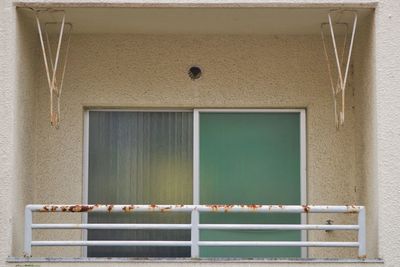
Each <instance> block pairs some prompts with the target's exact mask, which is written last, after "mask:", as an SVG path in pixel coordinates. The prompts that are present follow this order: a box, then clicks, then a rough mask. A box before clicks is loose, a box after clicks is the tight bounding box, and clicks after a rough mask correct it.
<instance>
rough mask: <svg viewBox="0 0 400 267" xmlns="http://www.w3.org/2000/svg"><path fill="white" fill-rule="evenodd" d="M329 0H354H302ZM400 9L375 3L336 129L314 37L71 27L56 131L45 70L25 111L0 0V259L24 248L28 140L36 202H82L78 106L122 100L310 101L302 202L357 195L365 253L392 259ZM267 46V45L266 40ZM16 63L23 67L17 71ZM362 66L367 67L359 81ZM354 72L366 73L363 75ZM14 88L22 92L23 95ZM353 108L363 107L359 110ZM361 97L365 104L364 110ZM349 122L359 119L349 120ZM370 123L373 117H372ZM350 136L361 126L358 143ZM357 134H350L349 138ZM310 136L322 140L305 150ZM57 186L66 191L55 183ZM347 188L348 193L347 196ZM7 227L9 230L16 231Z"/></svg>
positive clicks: (11, 20)
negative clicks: (200, 73)
mask: <svg viewBox="0 0 400 267" xmlns="http://www.w3.org/2000/svg"><path fill="white" fill-rule="evenodd" d="M98 2H101V1H98ZM171 2H174V3H178V2H180V1H171ZM263 2H266V3H273V2H274V1H263ZM275 2H277V3H278V2H281V1H275ZM285 2H288V3H291V4H294V3H295V1H285ZM332 2H340V3H342V2H344V3H355V2H361V1H322V0H321V1H302V3H322V4H327V3H332ZM398 14H400V3H399V2H398V1H396V0H385V1H384V0H382V1H379V4H378V7H377V12H376V16H375V20H374V23H372V25H371V29H375V30H376V36H373V34H368V31H366V32H367V34H366V35H364V36H363V37H362V38H363V40H365V42H368V40H371V43H370V44H369V45H370V46H371V47H369V46H366V47H365V48H363V49H364V52H363V51H361V52H360V51H357V52H358V53H361V54H363V53H369V54H371V53H372V52H371V51H373V50H374V49H376V52H375V53H376V69H375V68H373V67H371V66H370V67H365V64H373V63H374V56H375V55H374V54H373V55H372V56H371V57H367V58H364V57H363V56H359V55H358V56H357V58H358V60H356V61H355V66H354V71H355V73H357V71H359V70H360V72H361V73H362V75H361V74H359V76H357V74H355V75H354V80H355V81H354V85H353V86H352V88H354V89H355V90H354V95H355V96H354V97H351V96H350V97H349V99H350V101H349V102H350V103H349V107H348V109H347V112H348V113H347V114H348V116H347V126H346V128H345V129H344V131H342V132H339V133H336V132H335V131H333V128H332V127H333V126H332V119H333V118H332V112H331V102H330V98H329V91H328V88H329V87H328V83H327V77H326V76H324V73H325V65H324V63H323V58H322V57H321V55H322V54H321V53H322V51H321V46H320V40H319V38H318V37H315V39H314V38H312V37H299V38H297V39H296V40H294V39H293V38H292V37H276V38H274V37H268V38H267V37H254V36H253V37H248V38H244V37H229V36H225V37H223V36H220V37H212V38H210V37H197V38H193V37H190V36H187V37H184V38H179V40H180V41H179V42H177V41H176V38H175V37H172V36H170V37H161V36H159V37H155V36H141V37H138V36H74V39H73V40H74V41H73V43H72V50H71V51H72V52H71V54H72V56H71V62H70V64H69V69H68V73H67V77H66V84H65V94H64V98H63V106H62V109H63V111H62V115H63V121H62V125H61V127H62V128H61V130H60V131H57V132H54V131H52V130H50V129H49V124H48V121H47V120H48V114H47V112H48V108H47V104H48V103H47V88H46V86H45V83H44V82H45V81H44V80H42V79H41V80H38V83H39V84H40V89H39V90H38V92H37V94H38V98H37V99H40V103H38V104H37V105H36V107H37V108H36V111H35V115H34V116H35V120H34V122H30V121H29V120H28V119H27V118H32V114H31V115H30V116H29V115H28V112H29V111H31V110H32V107H33V105H34V101H33V100H31V99H34V96H33V95H30V94H33V93H31V92H27V91H28V90H32V89H31V88H26V87H30V86H27V85H32V86H33V87H35V86H34V83H33V82H32V81H30V79H32V76H31V75H33V74H29V75H26V74H27V73H29V71H28V69H30V68H31V67H29V65H30V64H29V63H28V64H27V65H26V63H24V62H18V63H17V62H16V61H15V60H16V58H19V57H18V56H19V55H21V54H22V53H23V52H22V51H23V50H24V48H23V47H20V46H19V45H18V44H19V42H20V37H19V34H20V32H21V31H20V30H17V25H16V21H17V19H16V15H15V10H14V9H13V7H12V6H11V3H10V1H1V2H0V22H1V26H0V48H1V49H0V62H1V75H0V84H1V85H0V86H1V105H0V116H1V124H0V148H1V149H0V157H1V161H0V168H1V173H0V175H1V184H0V190H1V194H0V201H1V203H16V204H10V205H5V207H4V208H3V209H2V212H1V216H0V242H1V246H0V257H1V265H4V260H5V259H6V257H7V256H9V255H15V256H20V253H21V252H20V250H21V241H22V240H21V234H19V233H18V232H19V231H20V230H16V229H21V226H20V225H18V224H20V223H22V222H21V221H20V220H21V218H22V217H21V214H18V213H17V212H15V211H14V210H13V208H16V209H20V207H21V206H22V204H23V203H24V202H26V201H29V198H30V197H29V195H30V193H29V192H30V190H24V189H23V188H22V185H24V186H23V187H25V188H29V187H30V183H31V182H30V181H29V179H28V177H27V176H29V175H30V174H31V172H32V170H31V166H30V164H29V163H30V162H32V161H31V159H34V156H32V154H31V153H33V152H32V149H35V147H36V148H37V149H38V151H37V153H36V155H37V159H36V161H35V160H33V162H35V175H34V179H35V180H34V181H35V183H33V184H34V185H35V187H34V188H35V189H39V188H40V190H34V191H35V192H34V195H35V196H34V199H33V200H34V201H35V202H54V201H55V202H80V200H81V197H82V196H81V191H80V188H81V183H82V181H81V180H82V178H81V177H82V129H83V123H82V122H83V107H84V106H120V105H124V106H126V107H203V106H207V107H307V111H308V125H307V126H308V127H307V128H308V142H309V143H311V144H309V148H308V150H309V151H308V179H309V180H308V181H309V185H308V189H309V203H315V202H317V201H318V202H320V203H322V202H326V203H329V204H342V203H346V202H349V203H353V202H358V201H359V202H363V203H365V204H367V205H368V207H371V208H372V209H373V213H372V214H373V216H372V217H369V218H368V220H369V223H370V225H371V226H372V228H373V232H370V233H369V237H370V238H371V237H372V238H373V237H377V238H378V242H377V246H372V247H370V248H369V250H368V252H369V253H372V254H373V255H375V254H376V253H377V255H378V256H379V257H383V258H384V260H385V265H387V266H396V265H397V263H398V262H399V261H400V254H399V253H398V247H399V245H400V243H399V242H400V231H399V230H400V229H399V227H398V221H399V219H400V212H399V210H400V209H399V208H400V207H399V203H398V200H397V197H396V196H398V195H399V192H400V182H399V179H398V177H397V176H398V175H399V174H400V164H399V162H400V161H399V153H398V151H399V150H400V147H399V146H400V144H399V142H397V141H396V140H398V138H399V132H400V129H399V126H398V125H399V123H398V122H399V117H398V116H399V115H398V114H400V112H399V109H400V106H399V104H398V103H399V100H400V95H399V94H400V93H399V91H398V90H397V85H398V84H399V76H398V75H396V73H398V72H399V71H400V63H399V62H400V52H399V51H400V32H398V31H396V30H395V29H397V28H399V26H400V17H399V15H398ZM371 31H372V30H371ZM24 35H27V36H28V35H29V34H28V33H24ZM240 38H242V40H239V39H240ZM232 39H235V40H232ZM235 41H236V42H237V41H241V42H240V45H237V44H236V45H234V44H235V43H236V42H235ZM224 46H226V47H224ZM265 46H267V47H273V48H274V49H272V50H270V49H266V47H265ZM166 47H167V48H166ZM128 48H130V49H128ZM25 49H28V50H30V49H29V48H25ZM121 50H123V53H122V52H121ZM274 51H275V52H274ZM276 51H285V52H286V53H285V54H284V53H276ZM206 54H207V56H204V55H206ZM210 55H211V56H210ZM217 55H218V56H217ZM221 55H224V57H222V56H221ZM271 58H272V60H271ZM39 60H40V59H39ZM29 61H32V60H29ZM238 62H240V64H238ZM265 62H273V64H271V65H268V64H265ZM357 62H359V63H358V64H359V66H361V67H360V68H358V67H357ZM193 63H198V64H200V65H201V66H202V67H204V71H205V74H204V79H202V80H199V81H197V82H194V83H193V82H191V81H190V80H188V79H187V77H186V76H185V71H186V68H187V67H188V65H190V64H193ZM363 65H364V67H362V66H363ZM24 66H25V67H26V68H27V69H26V70H25V71H24ZM71 66H72V67H71ZM17 67H18V68H17ZM41 67H42V66H39V69H40V68H41ZM361 69H362V70H361ZM41 70H42V69H40V71H41ZM19 73H25V75H24V76H23V77H24V79H26V77H31V78H28V79H27V80H25V81H23V82H18V80H19V79H20V76H19ZM285 73H286V74H285ZM364 74H365V75H370V76H368V77H367V78H365V75H364ZM282 75H284V76H282ZM361 76H364V78H363V79H361ZM374 76H375V77H374ZM38 77H43V73H41V74H38ZM244 78H245V79H244ZM24 84H25V85H24ZM359 87H362V88H365V90H366V94H365V95H367V96H368V97H366V98H365V97H362V98H361V100H360V99H357V96H358V95H360V91H359V90H358V88H359ZM277 88H278V89H277ZM20 92H26V93H28V95H25V94H21V95H20ZM349 92H351V91H349ZM24 99H25V100H24ZM32 101H33V102H32ZM23 102H25V103H26V104H25V105H24V107H26V111H27V112H21V111H18V110H20V109H21V105H20V103H23ZM352 105H355V109H354V111H351V110H352V108H351V106H352ZM357 105H358V106H360V109H361V110H362V111H358V110H359V109H357ZM368 105H370V106H371V108H370V109H369V108H366V107H365V106H367V107H368ZM374 105H376V107H375V108H374ZM365 110H367V111H365ZM21 114H22V115H21ZM23 114H25V115H23ZM374 118H375V119H374ZM356 119H363V121H359V122H357V123H352V122H355V120H356ZM366 121H368V122H371V124H370V125H368V123H366ZM31 123H32V124H33V125H37V127H33V125H32V124H31ZM17 124H19V126H18V127H19V128H18V127H17ZM352 127H354V129H352ZM34 129H36V131H34ZM63 129H72V130H69V131H65V130H63ZM364 129H366V130H365V131H364ZM32 132H33V133H34V134H33V136H34V142H33V143H34V144H35V145H34V146H33V147H26V144H27V143H31V142H30V139H29V138H32V135H31V133H32ZM354 133H358V134H360V133H362V138H361V140H360V139H359V135H354ZM18 140H20V141H18ZM21 140H23V141H21ZM353 140H355V141H357V142H355V143H353V142H352V141H353ZM312 144H319V145H318V147H313V145H312ZM57 146H59V147H58V148H57ZM360 148H361V150H359V149H360ZM364 151H365V153H363V152H364ZM375 151H376V153H375ZM21 152H22V153H21ZM25 152H26V153H27V154H28V155H27V156H26V157H25V158H24V157H23V156H22V155H24V153H25ZM334 153H336V154H334ZM333 155H339V157H333ZM348 155H353V156H352V158H348V159H346V157H344V158H345V159H346V160H344V158H343V157H340V156H348ZM31 157H32V158H31ZM365 167H366V168H365ZM21 168H22V170H21ZM328 170H329V171H328ZM325 177H326V178H325ZM338 177H339V178H340V179H338ZM332 178H335V179H332ZM363 183H364V186H363V187H359V188H362V189H361V190H363V191H361V193H360V191H358V190H356V191H357V192H354V191H355V190H354V186H357V185H361V184H363ZM365 185H366V186H365ZM332 187H334V188H343V189H344V191H340V190H337V191H336V190H329V189H330V188H332ZM53 188H62V189H61V190H57V191H54V190H52V189H53ZM43 189H48V190H47V191H44V190H43ZM21 190H22V191H25V193H24V198H25V199H21V195H20V193H21ZM377 191H378V194H377ZM312 192H321V193H320V194H312ZM343 195H345V196H347V197H346V198H343V197H342V196H343ZM370 213H371V212H370ZM16 218H19V219H17V220H18V223H14V224H10V222H15V219H16ZM321 219H322V218H321ZM324 219H325V218H324ZM338 222H339V221H338ZM11 225H15V227H17V228H14V229H13V227H11ZM13 236H14V238H13ZM13 248H14V249H13ZM328 256H329V255H328ZM48 265H55V264H48ZM60 265H65V266H68V264H60ZM88 265H89V264H88ZM96 265H99V264H98V263H96ZM41 266H45V265H42V264H41ZM281 266H284V264H282V265H281ZM324 266H329V265H324ZM352 266H354V265H352Z"/></svg>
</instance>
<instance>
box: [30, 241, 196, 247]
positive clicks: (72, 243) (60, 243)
mask: <svg viewBox="0 0 400 267" xmlns="http://www.w3.org/2000/svg"><path fill="white" fill-rule="evenodd" d="M31 245H32V246H150V247H163V246H171V247H186V246H190V245H191V241H148V240H145V241H125V240H115V241H114V240H112V241H111V240H110V241H108V240H107V241H103V240H90V241H32V243H31Z"/></svg>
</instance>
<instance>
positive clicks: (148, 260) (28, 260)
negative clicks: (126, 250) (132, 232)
mask: <svg viewBox="0 0 400 267" xmlns="http://www.w3.org/2000/svg"><path fill="white" fill-rule="evenodd" d="M7 262H8V263H74V262H76V263H126V262H128V263H184V264H188V263H190V264H202V263H206V264H209V263H214V264H215V263H221V264H224V263H229V264H236V263H238V264H240V263H297V264H298V263H303V264H304V263H335V264H340V263H343V264H349V263H353V264H356V263H370V264H383V263H384V261H383V259H302V258H293V259H274V258H271V259H232V258H229V259H224V258H213V259H186V258H182V259H180V258H35V257H33V258H23V257H21V258H20V257H9V258H8V259H7Z"/></svg>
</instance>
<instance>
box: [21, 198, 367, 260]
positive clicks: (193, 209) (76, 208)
mask: <svg viewBox="0 0 400 267" xmlns="http://www.w3.org/2000/svg"><path fill="white" fill-rule="evenodd" d="M33 212H50V213H52V212H78V213H79V212H80V213H85V212H89V213H130V212H135V213H137V212H184V213H191V224H126V223H125V224H111V223H110V224H108V223H107V224H89V223H87V224H34V223H33V222H32V213H33ZM210 212H222V213H224V212H241V213H297V214H299V213H357V214H358V224H355V225H320V224H200V222H199V218H200V216H199V213H210ZM35 229H82V230H84V229H119V230H125V229H158V230H163V229H164V230H165V229H169V230H172V229H175V230H191V240H190V241H153V240H148V241H146V240H142V241H138V240H135V241H126V240H116V241H110V240H107V241H101V240H77V241H56V240H53V241H50V240H49V241H34V240H32V230H35ZM203 229H208V230H211V229H218V230H250V229H251V230H282V231H287V230H325V231H326V230H328V231H329V230H351V231H358V238H357V241H356V242H348V241H346V242H345V241H343V242H316V241H201V240H199V232H200V230H203ZM33 246H190V247H191V257H192V258H198V257H199V247H201V246H218V247H221V246H241V247H242V246H257V247H260V246H263V247H357V248H358V256H359V257H360V258H364V257H365V255H366V225H365V208H364V207H363V206H313V205H289V206H281V205H279V206H278V205H27V206H26V208H25V244H24V251H25V256H26V257H31V256H32V247H33Z"/></svg>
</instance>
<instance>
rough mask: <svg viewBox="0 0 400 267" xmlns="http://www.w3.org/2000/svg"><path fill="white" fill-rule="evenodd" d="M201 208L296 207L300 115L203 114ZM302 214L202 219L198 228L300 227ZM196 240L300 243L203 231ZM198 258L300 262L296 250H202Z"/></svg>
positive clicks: (255, 233) (287, 237)
mask: <svg viewBox="0 0 400 267" xmlns="http://www.w3.org/2000/svg"><path fill="white" fill-rule="evenodd" d="M199 141H200V144H199V155H200V163H199V177H200V179H199V181H200V204H227V205H231V204H237V205H254V204H276V205H300V204H301V193H300V191H301V190H300V114H299V113H276V112H274V113H262V112H256V113H252V112H240V113H239V112H234V111H233V112H229V113H226V112H223V111H215V112H201V111H200V114H199ZM300 221H301V218H300V214H251V213H250V214H238V213H236V214H233V213H232V214H229V212H228V213H223V214H202V215H201V217H200V223H207V224H209V223H230V224H248V223H249V224H299V223H300ZM200 240H203V241H206V240H207V241H210V240H215V241H217V240H219V241H225V240H226V241H227V240H230V241H256V240H258V241H300V240H301V233H300V231H260V230H202V231H201V233H200ZM200 256H201V257H234V258H253V257H263V258H265V257H300V256H301V251H300V248H288V247H274V248H268V247H267V248H266V247H202V248H201V249H200Z"/></svg>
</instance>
